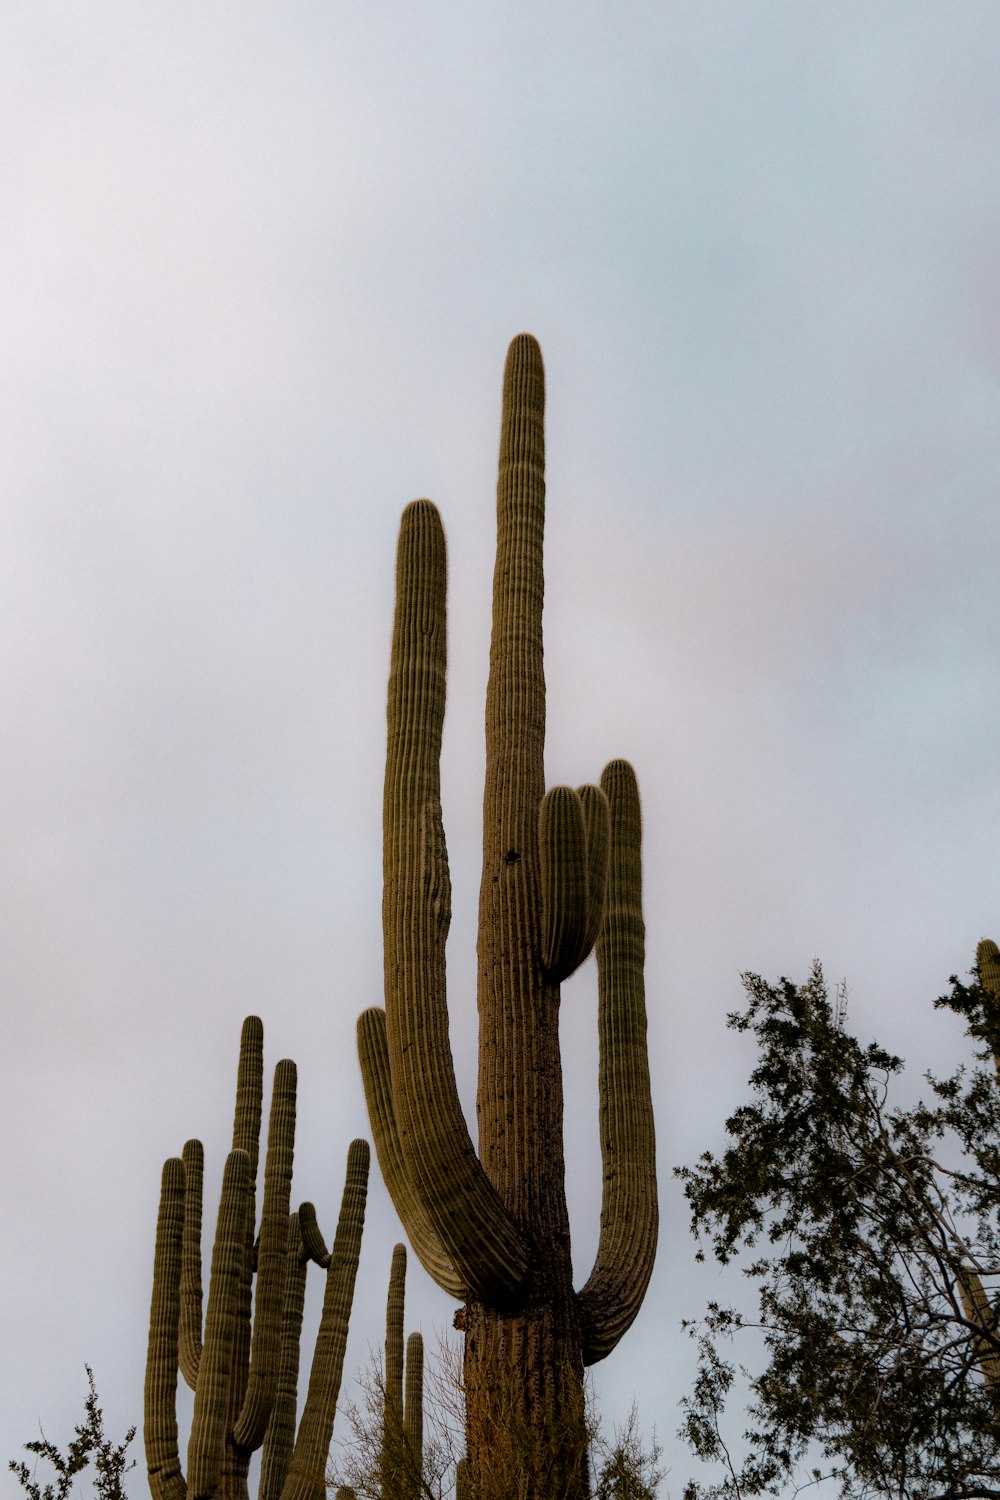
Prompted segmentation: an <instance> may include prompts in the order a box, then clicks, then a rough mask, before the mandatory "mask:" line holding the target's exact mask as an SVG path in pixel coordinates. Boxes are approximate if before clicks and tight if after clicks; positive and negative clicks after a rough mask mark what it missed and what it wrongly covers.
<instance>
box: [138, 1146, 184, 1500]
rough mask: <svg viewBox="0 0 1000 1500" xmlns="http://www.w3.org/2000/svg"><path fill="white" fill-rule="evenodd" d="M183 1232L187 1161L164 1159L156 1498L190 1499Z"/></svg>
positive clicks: (149, 1463)
mask: <svg viewBox="0 0 1000 1500" xmlns="http://www.w3.org/2000/svg"><path fill="white" fill-rule="evenodd" d="M183 1237H184V1163H183V1162H182V1161H181V1160H180V1158H179V1157H176V1156H173V1157H171V1158H170V1160H169V1161H166V1162H164V1165H163V1176H162V1179H161V1184H160V1209H159V1214H158V1216H157V1221H156V1249H155V1252H154V1257H153V1296H152V1301H151V1303H150V1309H149V1344H148V1346H147V1352H146V1388H145V1399H144V1418H143V1440H144V1443H145V1447H146V1467H147V1470H148V1473H149V1488H150V1492H151V1494H152V1496H153V1500H186V1496H187V1485H186V1484H185V1482H184V1476H183V1474H182V1473H181V1463H180V1456H179V1453H178V1448H177V1352H178V1350H177V1343H178V1324H179V1322H180V1290H179V1289H180V1282H181V1261H182V1257H183V1248H182V1247H183Z"/></svg>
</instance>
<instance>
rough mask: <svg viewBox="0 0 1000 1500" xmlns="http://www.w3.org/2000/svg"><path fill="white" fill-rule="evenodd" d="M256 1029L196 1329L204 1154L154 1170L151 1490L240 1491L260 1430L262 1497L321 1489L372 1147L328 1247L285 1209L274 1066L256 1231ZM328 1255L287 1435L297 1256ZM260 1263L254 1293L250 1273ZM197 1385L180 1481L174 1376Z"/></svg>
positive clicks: (193, 1151) (279, 1086)
mask: <svg viewBox="0 0 1000 1500" xmlns="http://www.w3.org/2000/svg"><path fill="white" fill-rule="evenodd" d="M263 1044H264V1033H263V1027H262V1025H261V1023H260V1021H259V1020H258V1018H257V1017H256V1016H250V1017H248V1018H247V1020H246V1021H245V1022H244V1024H243V1034H242V1038H241V1045H240V1062H239V1070H238V1074H237V1086H236V1115H235V1122H234V1127H233V1149H232V1151H231V1152H230V1154H229V1157H228V1158H227V1161H226V1166H225V1171H224V1174H223V1181H222V1195H221V1202H220V1207H219V1218H218V1227H217V1230H216V1237H215V1246H214V1249H213V1252H212V1267H211V1276H210V1280H209V1291H208V1305H207V1309H206V1313H205V1327H204V1340H203V1339H202V1284H201V1203H202V1169H203V1162H204V1152H203V1150H202V1146H201V1143H200V1141H188V1143H187V1145H186V1146H185V1147H184V1154H183V1157H182V1158H181V1157H172V1158H170V1160H168V1161H167V1162H166V1163H165V1164H164V1167H163V1178H162V1187H161V1194H160V1211H159V1218H158V1221H157V1229H156V1251H155V1257H154V1266H153V1295H152V1302H151V1307H150V1319H149V1345H148V1352H147V1359H146V1397H145V1421H144V1435H145V1444H146V1460H147V1466H148V1471H149V1484H150V1489H151V1491H152V1495H153V1500H211V1497H214V1496H216V1495H218V1496H221V1497H222V1500H246V1496H247V1471H248V1468H249V1463H250V1457H251V1455H252V1453H253V1452H254V1450H255V1449H257V1448H259V1447H260V1446H261V1444H262V1443H264V1441H265V1435H266V1437H267V1442H266V1445H265V1451H264V1456H263V1462H262V1470H261V1487H260V1500H279V1497H280V1500H322V1497H323V1496H324V1494H325V1468H326V1460H327V1454H328V1452H329V1447H330V1438H331V1434H332V1431H333V1418H334V1413H335V1410H336V1404H337V1396H338V1394H339V1390H340V1380H341V1374H342V1371H343V1363H344V1350H345V1347H346V1343H347V1329H348V1319H349V1317H350V1309H351V1301H352V1298H353V1295H354V1281H355V1277H356V1274H357V1268H358V1257H359V1253H360V1246H361V1232H362V1229H363V1226H364V1214H365V1199H366V1194H367V1186H368V1158H369V1150H368V1144H367V1142H366V1141H354V1142H352V1144H351V1147H350V1149H349V1151H348V1157H347V1181H346V1184H345V1187H344V1195H343V1200H342V1204H341V1211H340V1220H339V1223H338V1226H337V1234H336V1239H335V1242H334V1247H333V1252H332V1254H327V1253H326V1251H325V1247H324V1246H323V1244H322V1240H321V1239H320V1237H319V1233H318V1230H317V1228H316V1223H315V1213H314V1212H313V1210H312V1206H311V1205H310V1204H304V1205H303V1206H302V1208H301V1209H300V1210H299V1212H298V1214H291V1215H290V1214H289V1194H290V1188H291V1179H292V1155H293V1149H294V1135H295V1090H296V1071H295V1064H294V1063H292V1062H290V1061H288V1060H287V1059H286V1060H284V1061H282V1062H279V1063H278V1066H277V1068H276V1069H275V1078H274V1092H273V1095H272V1102H271V1113H270V1121H269V1127H268V1143H267V1157H266V1163H265V1168H264V1203H263V1209H262V1214H261V1228H260V1236H259V1239H258V1240H257V1242H256V1244H255V1242H254V1220H255V1213H254V1188H255V1182H256V1176H257V1156H258V1145H259V1136H260V1121H261V1105H262V1092H263ZM310 1258H312V1259H314V1260H318V1261H320V1263H321V1264H324V1265H327V1266H328V1269H327V1280H326V1295H325V1300H324V1304H323V1314H322V1320H321V1324H320V1330H319V1334H318V1337H317V1341H316V1349H315V1353H314V1356H313V1363H312V1372H311V1376H310V1381H309V1392H308V1395H307V1398H306V1403H305V1408H304V1411H303V1414H302V1419H301V1422H300V1423H299V1431H298V1438H297V1440H295V1442H294V1449H293V1441H292V1440H293V1438H294V1432H295V1400H296V1377H297V1371H298V1360H299V1333H300V1330H301V1326H302V1299H303V1294H304V1288H305V1263H306V1261H307V1260H308V1259H310ZM255 1272H256V1276H257V1288H256V1298H254V1293H253V1278H254V1274H255ZM178 1369H180V1370H181V1372H182V1373H183V1375H184V1377H185V1379H186V1380H187V1382H188V1384H189V1385H190V1386H191V1387H192V1388H193V1390H194V1393H195V1394H194V1413H193V1416H192V1422H191V1436H190V1441H189V1444H188V1463H187V1478H186V1479H185V1477H184V1474H183V1472H182V1469H181V1463H180V1456H179V1450H178V1439H177V1416H176V1396H177V1373H178Z"/></svg>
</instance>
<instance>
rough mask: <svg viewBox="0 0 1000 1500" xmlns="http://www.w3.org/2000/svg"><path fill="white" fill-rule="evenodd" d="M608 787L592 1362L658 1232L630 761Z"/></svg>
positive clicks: (584, 1315) (587, 1353)
mask: <svg viewBox="0 0 1000 1500" xmlns="http://www.w3.org/2000/svg"><path fill="white" fill-rule="evenodd" d="M601 786H602V787H603V789H604V792H605V793H606V795H607V798H608V803H609V805H610V809H611V862H610V869H609V874H608V891H607V903H606V909H605V915H604V922H603V924H602V927H601V933H600V936H599V938H598V941H597V965H598V988H599V1012H598V1030H599V1037H600V1065H599V1066H600V1086H599V1099H600V1130H601V1158H602V1162H603V1169H604V1170H603V1178H604V1189H603V1197H602V1203H601V1232H600V1240H599V1244H598V1250H597V1258H596V1260H595V1263H594V1269H593V1271H592V1273H591V1275H590V1278H589V1280H588V1281H587V1283H586V1285H585V1286H584V1287H583V1289H582V1291H581V1292H580V1293H579V1298H578V1307H579V1311H580V1322H581V1328H582V1332H583V1345H584V1351H583V1352H584V1360H585V1362H586V1363H587V1364H593V1363H595V1362H596V1361H597V1360H599V1359H603V1358H604V1357H605V1356H606V1355H608V1354H610V1352H611V1350H612V1349H613V1348H614V1347H615V1345H616V1344H617V1343H618V1340H619V1339H620V1338H621V1337H622V1335H623V1334H624V1333H625V1332H626V1330H627V1329H628V1328H629V1327H630V1326H631V1324H632V1322H633V1320H634V1318H635V1316H636V1314H637V1313H638V1311H639V1307H640V1306H641V1303H642V1299H643V1296H644V1294H645V1291H646V1287H647V1285H648V1283H649V1278H650V1275H651V1274H652V1269H653V1257H654V1255H655V1253H656V1237H657V1226H658V1213H657V1202H656V1159H655V1135H654V1127H653V1109H652V1101H651V1098H650V1087H649V1060H648V1056H647V1052H646V1002H645V988H644V983H643V954H644V927H643V920H642V869H641V838H642V827H641V820H640V811H639V792H638V787H637V786H636V781H635V773H634V772H633V770H632V768H631V766H630V765H628V764H627V762H625V761H612V762H611V764H610V765H609V766H607V767H606V769H605V771H604V774H603V776H602V777H601Z"/></svg>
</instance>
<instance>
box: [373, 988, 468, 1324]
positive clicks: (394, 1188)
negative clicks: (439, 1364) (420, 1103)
mask: <svg viewBox="0 0 1000 1500" xmlns="http://www.w3.org/2000/svg"><path fill="white" fill-rule="evenodd" d="M358 1056H359V1058H360V1061H361V1079H362V1082H363V1083H364V1089H365V1100H366V1102H367V1105H368V1118H369V1120H370V1122H371V1127H372V1135H373V1136H374V1137H375V1154H376V1155H377V1157H378V1164H379V1167H380V1168H381V1171H382V1179H383V1181H384V1182H385V1185H386V1190H387V1191H388V1194H389V1197H390V1198H391V1199H392V1203H393V1207H394V1208H395V1210H396V1212H397V1214H398V1215H399V1218H400V1221H401V1223H402V1225H403V1228H404V1229H405V1230H406V1235H407V1238H408V1239H409V1241H410V1244H411V1245H412V1246H413V1251H414V1254H415V1255H416V1257H417V1259H418V1260H419V1261H420V1264H421V1265H422V1266H423V1268H424V1270H425V1271H426V1272H427V1274H428V1276H430V1277H431V1279H432V1280H433V1281H436V1282H437V1284H438V1286H439V1287H441V1289H442V1290H443V1291H445V1292H448V1293H449V1295H450V1296H452V1297H457V1298H458V1299H459V1300H460V1301H464V1300H465V1287H464V1284H463V1282H462V1279H461V1277H460V1276H459V1275H458V1274H457V1272H456V1270H455V1267H454V1266H453V1265H452V1263H451V1260H450V1258H449V1256H448V1254H447V1252H446V1251H445V1248H444V1246H443V1245H442V1244H441V1241H440V1239H439V1237H438V1235H437V1232H436V1231H435V1229H434V1227H433V1225H432V1224H431V1221H430V1219H429V1218H428V1217H427V1215H426V1213H425V1212H424V1209H423V1206H422V1204H421V1201H420V1199H419V1198H418V1196H417V1194H416V1191H415V1190H414V1187H413V1184H412V1182H411V1181H410V1178H409V1176H408V1174H407V1171H406V1166H405V1163H404V1161H403V1150H402V1147H401V1146H400V1144H399V1133H398V1131H397V1130H396V1116H395V1113H394V1111H393V1107H392V1084H391V1081H390V1076H389V1043H388V1040H387V1038H386V1029H385V1011H384V1010H380V1009H378V1008H377V1007H375V1006H373V1007H372V1008H371V1009H369V1010H366V1011H364V1012H363V1013H362V1015H361V1016H360V1017H359V1019H358Z"/></svg>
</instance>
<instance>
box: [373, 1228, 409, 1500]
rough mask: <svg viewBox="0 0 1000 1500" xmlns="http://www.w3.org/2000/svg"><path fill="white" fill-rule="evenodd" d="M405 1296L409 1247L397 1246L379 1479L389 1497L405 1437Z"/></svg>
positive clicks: (389, 1307)
mask: <svg viewBox="0 0 1000 1500" xmlns="http://www.w3.org/2000/svg"><path fill="white" fill-rule="evenodd" d="M405 1295H406V1246H405V1245H395V1246H394V1247H393V1251H392V1265H391V1267H390V1270H389V1293H388V1296H387V1297H386V1306H385V1368H384V1371H383V1378H384V1381H385V1389H384V1390H383V1392H382V1451H381V1455H380V1458H379V1480H380V1484H381V1489H382V1494H383V1495H384V1496H385V1497H386V1500H388V1497H389V1496H393V1497H395V1496H396V1493H397V1490H398V1487H399V1486H398V1479H399V1472H400V1452H399V1445H400V1442H401V1440H402V1438H403V1431H404V1429H403V1350H404V1344H403V1317H404V1299H405Z"/></svg>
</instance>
